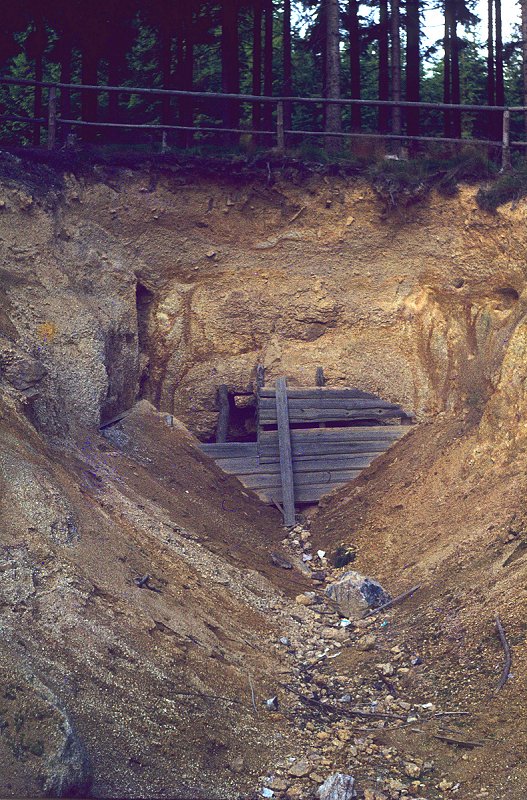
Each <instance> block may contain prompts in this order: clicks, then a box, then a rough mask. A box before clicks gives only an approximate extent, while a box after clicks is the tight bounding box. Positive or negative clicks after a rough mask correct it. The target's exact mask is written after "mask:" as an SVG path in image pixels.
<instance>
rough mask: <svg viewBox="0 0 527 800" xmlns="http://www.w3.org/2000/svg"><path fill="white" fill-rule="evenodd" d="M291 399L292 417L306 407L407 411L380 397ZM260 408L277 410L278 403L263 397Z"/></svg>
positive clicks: (270, 398)
mask: <svg viewBox="0 0 527 800" xmlns="http://www.w3.org/2000/svg"><path fill="white" fill-rule="evenodd" d="M288 401H289V416H290V417H291V412H292V411H293V409H294V410H297V409H305V408H331V409H334V408H349V409H363V408H389V409H393V410H394V411H399V412H400V413H401V414H404V413H405V412H404V411H403V409H402V408H401V406H399V405H397V404H396V403H388V401H387V400H379V399H378V398H374V399H370V398H367V399H364V398H363V397H349V398H338V397H336V398H331V397H323V398H318V397H312V398H306V399H298V400H295V399H294V398H288ZM259 405H260V409H261V410H262V411H263V410H264V409H265V410H266V411H275V409H276V405H275V401H274V398H272V397H262V398H261V399H260V400H259Z"/></svg>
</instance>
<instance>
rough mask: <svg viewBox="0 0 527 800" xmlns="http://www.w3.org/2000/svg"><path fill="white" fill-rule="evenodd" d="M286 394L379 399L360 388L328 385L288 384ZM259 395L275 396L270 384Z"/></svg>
mask: <svg viewBox="0 0 527 800" xmlns="http://www.w3.org/2000/svg"><path fill="white" fill-rule="evenodd" d="M287 396H288V398H289V399H290V400H293V399H300V398H303V399H305V398H317V397H319V398H323V397H326V398H327V397H335V398H350V397H363V398H364V399H365V400H367V399H369V400H380V399H381V398H380V397H378V396H377V395H376V394H372V393H371V392H363V391H361V390H360V389H330V388H329V387H328V386H325V387H323V388H322V387H316V386H313V387H305V388H298V389H296V388H291V387H290V386H288V387H287ZM260 397H275V389H273V388H272V387H271V386H265V387H264V388H263V389H261V391H260Z"/></svg>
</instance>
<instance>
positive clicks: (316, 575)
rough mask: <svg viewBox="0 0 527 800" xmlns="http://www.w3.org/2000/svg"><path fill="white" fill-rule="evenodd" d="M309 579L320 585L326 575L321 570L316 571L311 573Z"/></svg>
mask: <svg viewBox="0 0 527 800" xmlns="http://www.w3.org/2000/svg"><path fill="white" fill-rule="evenodd" d="M311 578H312V580H314V581H320V583H324V581H325V580H326V573H325V572H324V570H322V569H316V570H314V572H312V573H311Z"/></svg>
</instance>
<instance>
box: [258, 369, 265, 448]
mask: <svg viewBox="0 0 527 800" xmlns="http://www.w3.org/2000/svg"><path fill="white" fill-rule="evenodd" d="M264 386H265V367H264V365H263V364H258V365H257V367H256V441H257V444H258V453H259V452H260V449H259V446H260V391H261V390H262V389H263V387H264Z"/></svg>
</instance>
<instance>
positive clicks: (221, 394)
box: [216, 383, 230, 442]
mask: <svg viewBox="0 0 527 800" xmlns="http://www.w3.org/2000/svg"><path fill="white" fill-rule="evenodd" d="M218 403H219V406H220V413H219V415H218V425H217V427H216V441H217V442H226V441H227V434H228V433H229V413H230V406H229V389H228V387H227V384H225V383H222V384H221V386H218Z"/></svg>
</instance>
